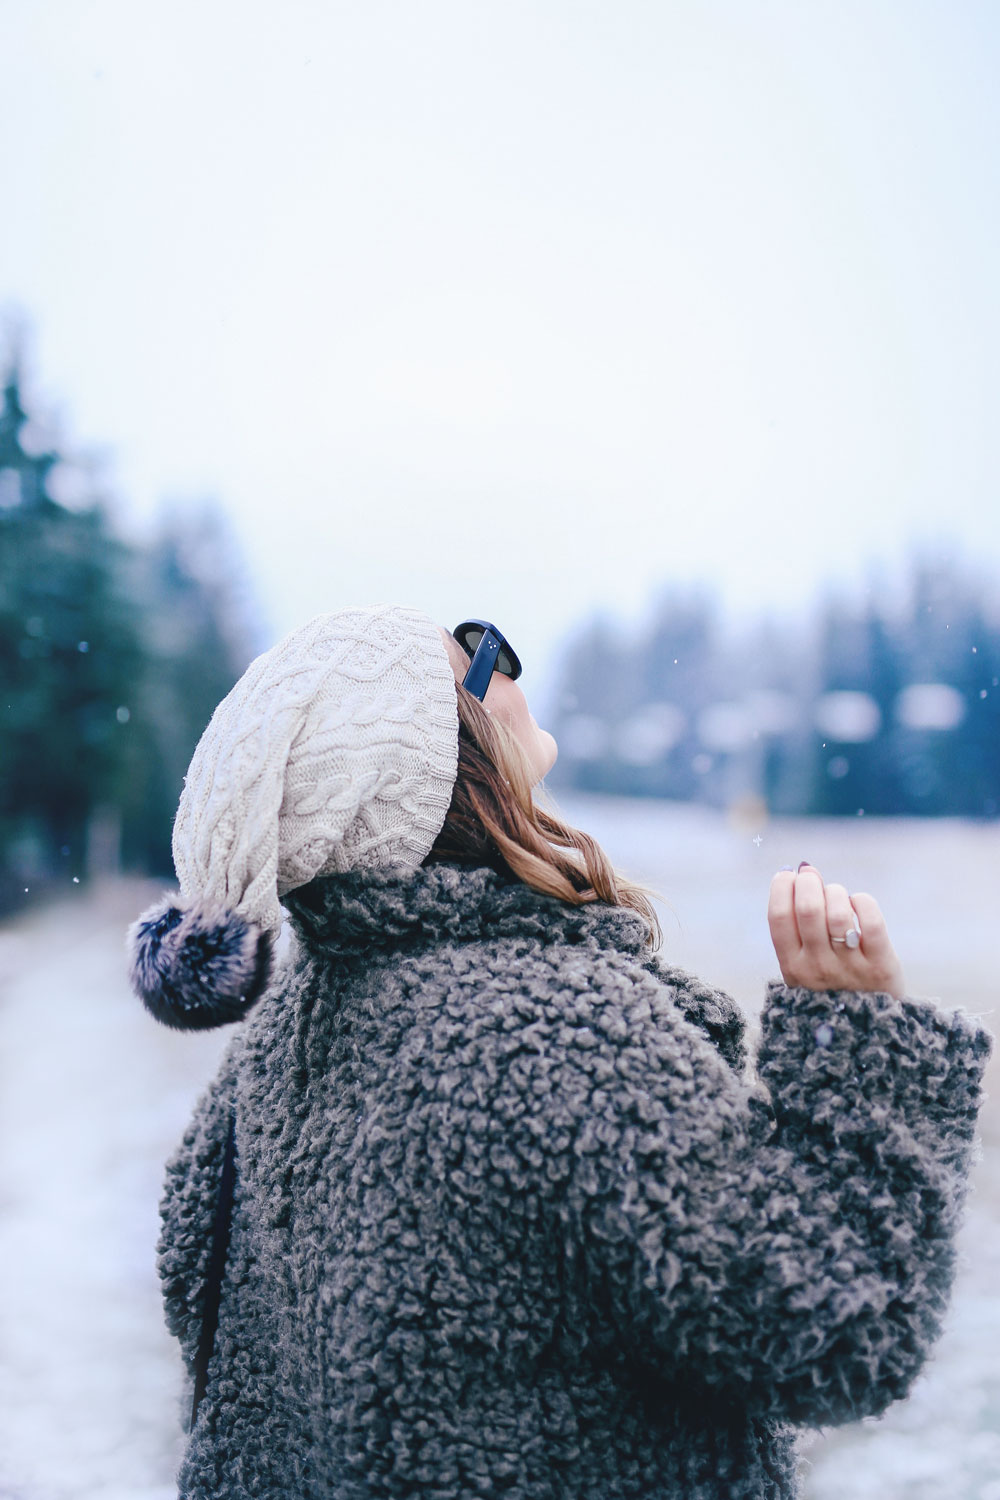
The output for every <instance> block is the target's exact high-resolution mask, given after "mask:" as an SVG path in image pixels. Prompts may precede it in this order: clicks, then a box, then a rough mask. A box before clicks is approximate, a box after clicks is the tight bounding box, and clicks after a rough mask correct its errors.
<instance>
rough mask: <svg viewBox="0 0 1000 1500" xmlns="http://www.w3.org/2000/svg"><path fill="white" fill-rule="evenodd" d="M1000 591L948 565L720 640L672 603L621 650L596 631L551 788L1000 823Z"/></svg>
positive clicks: (702, 603) (925, 562)
mask: <svg viewBox="0 0 1000 1500" xmlns="http://www.w3.org/2000/svg"><path fill="white" fill-rule="evenodd" d="M998 682H1000V589H998V588H997V586H996V580H995V579H993V580H990V579H988V578H986V577H983V576H980V575H978V574H977V573H976V572H975V571H974V569H973V568H971V567H970V566H968V565H966V564H963V563H961V562H960V561H958V560H956V559H955V558H954V557H951V558H933V557H926V556H925V557H919V556H914V557H913V558H911V560H910V563H909V565H908V575H907V577H906V579H905V581H904V586H903V588H902V590H899V589H896V590H889V589H888V588H883V589H880V588H877V587H873V588H870V589H869V590H868V591H867V597H866V599H865V601H864V602H863V603H861V604H857V603H855V604H851V603H849V602H845V601H844V600H838V599H834V598H827V599H826V600H825V602H824V603H823V604H822V605H821V607H820V608H819V609H818V611H817V614H816V616H815V618H814V619H812V620H811V621H806V622H804V627H803V628H802V629H800V630H795V631H790V630H788V628H787V627H785V628H782V627H779V626H778V625H776V624H774V623H773V622H771V621H768V620H764V621H762V622H761V621H759V622H757V623H756V624H755V625H751V626H747V627H745V628H744V629H743V630H742V633H741V634H740V635H739V636H738V637H737V638H736V639H735V640H734V639H724V638H723V634H722V630H721V625H720V621H719V617H718V613H717V611H716V608H715V606H714V604H713V602H712V600H711V599H710V598H709V597H708V596H707V595H706V594H705V593H703V592H698V591H695V592H693V593H688V594H683V593H680V592H677V591H673V592H671V593H670V594H668V595H666V596H664V598H663V599H662V600H661V601H660V603H659V605H658V606H657V607H656V608H655V609H654V610H653V612H652V614H651V617H650V618H649V620H648V621H647V623H646V625H645V628H644V629H642V630H641V631H639V632H638V633H636V634H635V635H633V636H632V637H631V638H627V637H625V636H623V635H622V634H620V633H619V632H618V631H616V629H615V628H614V626H613V624H612V623H611V622H610V621H609V620H607V619H606V618H603V617H600V616H597V617H594V618H592V619H591V620H590V622H589V623H588V625H587V626H586V627H585V628H584V629H583V630H581V632H580V633H579V634H578V636H577V637H576V640H575V641H574V643H573V644H572V646H571V648H570V650H569V651H568V653H567V655H566V657H565V659H564V662H563V668H562V675H561V678H560V688H559V692H558V698H557V707H556V714H555V723H554V725H553V729H554V732H555V734H556V737H557V739H558V741H559V746H560V752H559V760H558V762H557V763H556V767H555V770H554V772H553V774H552V777H551V781H552V783H553V785H555V786H558V785H559V784H562V785H564V786H573V787H578V788H581V789H585V790H590V791H603V792H614V793H623V794H630V795H639V796H656V797H671V798H677V799H681V800H693V801H699V802H705V803H708V804H710V805H713V806H719V807H733V806H738V805H740V804H746V805H748V806H750V807H754V808H756V809H757V811H758V813H759V812H763V811H770V812H772V813H777V814H795V815H804V814H805V815H807V814H817V815H827V816H852V817H853V816H858V815H862V816H863V815H865V814H875V815H917V816H932V815H953V816H963V817H973V818H987V819H992V818H996V817H997V816H998V815H1000V689H998Z"/></svg>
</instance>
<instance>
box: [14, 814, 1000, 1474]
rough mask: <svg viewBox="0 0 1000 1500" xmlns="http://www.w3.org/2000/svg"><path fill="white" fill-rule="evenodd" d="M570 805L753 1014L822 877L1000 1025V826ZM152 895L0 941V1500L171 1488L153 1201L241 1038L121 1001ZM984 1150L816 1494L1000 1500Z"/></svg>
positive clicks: (46, 917)
mask: <svg viewBox="0 0 1000 1500" xmlns="http://www.w3.org/2000/svg"><path fill="white" fill-rule="evenodd" d="M560 803H561V807H562V810H563V811H564V813H565V814H566V815H567V816H568V817H570V819H571V820H572V821H576V822H577V823H579V824H580V825H581V826H583V827H586V828H587V829H588V830H590V831H591V832H593V833H594V834H595V835H596V836H597V837H598V838H599V839H601V841H602V842H603V843H604V844H605V847H606V848H607V849H608V851H609V853H610V854H611V855H612V857H613V858H614V859H615V861H616V863H618V864H620V865H622V866H624V867H625V868H626V869H627V870H628V872H629V873H630V874H632V875H633V876H636V877H639V878H643V879H646V880H648V881H650V882H651V883H652V884H653V885H655V886H656V888H657V889H658V890H659V891H660V892H661V894H662V896H663V897H664V898H665V901H666V903H667V905H665V906H664V908H663V916H664V927H665V933H666V947H665V952H666V954H667V956H669V957H670V958H671V959H672V961H674V962H677V963H680V964H682V965H683V966H685V967H687V968H690V969H693V970H695V971H696V972H698V973H700V974H702V975H703V976H704V977H705V978H706V979H710V980H712V981H714V982H716V983H719V984H722V985H724V986H725V987H726V988H728V989H729V990H730V991H731V993H733V994H734V995H736V997H737V998H738V999H739V1000H740V1001H741V1003H743V1004H744V1005H745V1007H746V1008H747V1010H748V1011H750V1012H751V1013H753V1012H755V1011H757V1010H758V1009H759V1006H760V1002H761V1000H762V998H763V990H764V983H765V981H766V979H767V978H768V977H772V976H774V975H776V972H777V971H776V968H775V965H774V959H773V954H772V953H771V950H770V945H769V941H768V937H767V927H766V921H765V918H764V908H765V904H766V895H767V884H768V880H769V878H770V875H771V873H772V872H773V870H774V869H776V868H777V867H778V866H779V865H782V864H797V863H798V861H799V860H800V859H803V858H809V859H811V860H812V862H813V863H815V864H816V865H817V866H818V867H819V868H820V869H821V870H822V872H823V874H824V875H825V877H826V878H827V879H828V880H833V879H840V880H843V881H844V882H845V883H846V884H847V885H848V886H849V887H850V888H853V889H856V890H857V889H869V890H871V891H873V892H874V894H875V895H876V896H877V897H878V898H879V900H880V902H881V904H882V906H883V909H884V910H885V912H886V915H887V918H888V921H889V924H890V930H891V931H892V933H893V936H894V938H895V941H896V946H897V948H898V950H899V952H900V953H901V955H902V957H903V961H904V965H905V967H906V969H907V974H908V978H909V981H910V982H909V988H910V991H911V993H914V994H921V995H927V996H938V997H940V998H941V1000H942V1002H943V1003H944V1004H945V1005H949V1006H950V1005H957V1004H961V1005H963V1006H964V1007H965V1008H966V1009H968V1010H970V1011H973V1012H975V1013H977V1014H981V1015H984V1016H985V1017H986V1019H987V1024H989V1025H990V1026H991V1027H992V1029H993V1030H994V1031H997V1032H1000V1006H998V1004H997V994H998V980H997V974H996V951H995V940H994V934H995V930H996V907H997V898H998V895H1000V879H998V875H1000V827H998V826H997V825H993V826H985V825H971V824H963V823H959V822H927V823H915V822H897V821H888V820H874V819H873V820H870V821H867V820H858V821H857V822H856V823H853V822H852V823H845V822H836V821H829V822H827V821H815V820H811V821H808V822H802V821H795V822H793V821H781V822H774V823H763V822H761V823H760V825H759V826H756V825H755V823H754V816H755V815H754V813H753V811H752V809H747V810H746V811H745V813H744V814H743V815H742V816H741V817H736V818H727V817H725V816H722V815H719V814H715V813H712V812H710V811H707V810H705V809H697V808H689V807H675V806H671V805H664V804H655V803H648V802H632V801H623V800H619V799H611V798H590V797H587V798H585V797H581V796H575V795H574V796H573V797H572V798H571V797H569V796H568V795H567V796H565V797H564V798H561V799H560ZM755 840H759V842H755ZM158 891H159V887H158V886H150V885H148V884H145V883H142V882H137V881H131V882H129V881H121V882H117V883H113V884H107V885H105V886H103V887H101V888H99V889H85V888H83V887H72V888H71V889H70V890H68V891H67V895H66V898H65V900H63V901H61V902H59V903H57V904H54V905H52V906H50V907H48V908H47V909H44V910H36V911H32V912H29V913H26V914H25V915H24V916H23V917H21V918H19V919H18V918H15V919H12V920H9V921H7V922H6V923H5V924H2V925H0V1059H2V1082H0V1266H2V1267H3V1277H2V1281H0V1287H2V1291H0V1500H97V1497H101V1500H172V1497H173V1496H174V1494H175V1490H174V1485H173V1478H172V1476H173V1473H174V1468H175V1464H176V1460H177V1456H178V1445H179V1441H180V1439H179V1399H180V1390H181V1379H180V1369H179V1362H178V1359H177V1355H176V1351H175V1349H174V1347H173V1344H172V1341H171V1340H170V1339H169V1338H168V1337H167V1335H166V1333H165V1332H164V1331H163V1329H162V1326H161V1321H160V1309H159V1297H158V1291H157V1287H156V1281H155V1272H154V1264H153V1247H154V1243H155V1239H156V1232H157V1217H156V1214H157V1200H158V1197H159V1192H160V1182H161V1176H162V1166H163V1161H164V1159H165V1158H166V1156H167V1155H168V1154H169V1152H170V1151H171V1150H172V1149H173V1146H174V1144H175V1143H176V1141H177V1139H178V1137H179V1136H180V1134H181V1132H182V1130H183V1128H184V1124H185V1122H186V1119H187V1116H188V1113H189V1111H190V1108H191V1106H192V1104H193V1102H194V1100H195V1098H196V1096H197V1094H198V1093H199V1092H200V1090H201V1088H202V1087H203V1085H204V1083H205V1082H206V1081H207V1080H208V1079H209V1078H210V1077H211V1075H212V1073H213V1072H214V1070H215V1066H216V1062H217V1059H218V1056H219V1053H220V1051H221V1049H222V1047H223V1046H224V1045H225V1041H226V1034H225V1033H214V1034H209V1035H208V1036H181V1035H175V1034H173V1033H171V1032H169V1031H166V1030H165V1029H163V1028H161V1027H158V1026H156V1024H155V1023H154V1022H152V1021H151V1020H149V1019H148V1018H147V1017H146V1015H145V1013H144V1012H143V1011H142V1008H141V1007H140V1005H139V1004H138V1002H137V1001H136V1000H135V999H134V998H133V997H132V995H131V994H130V992H129V990H128V986H127V983H126V979H125V972H124V955H123V937H124V930H125V927H126V926H127V924H128V922H129V921H131V919H132V918H133V917H134V916H135V915H136V914H137V913H138V911H139V910H140V909H141V908H142V906H143V905H145V904H146V903H147V902H148V901H149V900H151V899H152V898H153V897H155V895H156V894H158ZM997 1064H998V1060H997V1059H994V1061H993V1063H992V1064H991V1076H992V1079H993V1080H994V1082H993V1083H992V1086H991V1092H992V1094H993V1095H994V1096H996V1095H997V1093H998V1090H997V1086H996V1081H995V1080H996V1079H997V1076H998V1072H1000V1069H998V1065H997ZM983 1137H984V1144H985V1150H984V1153H983V1158H982V1160H981V1161H980V1163H979V1164H978V1166H977V1169H976V1177H975V1185H976V1190H975V1192H974V1194H973V1197H972V1200H971V1202H970V1208H969V1212H968V1215H967V1219H966V1224H965V1228H964V1230H963V1234H962V1252H963V1265H962V1270H961V1273H960V1277H959V1281H958V1285H957V1287H956V1293H955V1298H954V1304H953V1308H952V1312H951V1315H950V1318H949V1323H948V1328H947V1331H946V1333H945V1334H944V1336H943V1338H942V1340H941V1342H940V1344H939V1346H938V1349H937V1350H936V1352H935V1355H934V1357H933V1359H932V1360H931V1362H930V1364H929V1365H928V1367H927V1370H926V1371H925V1373H924V1375H923V1376H922V1377H921V1378H920V1380H919V1381H918V1383H917V1385H916V1386H915V1388H914V1391H913V1393H912V1395H911V1397H910V1398H909V1400H907V1401H906V1402H902V1403H899V1404H898V1405H897V1406H896V1407H894V1408H892V1409H891V1410H890V1412H889V1413H888V1414H887V1415H886V1416H885V1417H884V1418H882V1419H881V1420H879V1421H873V1422H865V1423H861V1424H859V1425H858V1426H856V1427H851V1428H847V1429H843V1430H840V1431H838V1432H836V1433H831V1434H824V1435H820V1436H817V1437H815V1438H812V1439H809V1440H807V1442H806V1444H805V1445H804V1452H805V1463H806V1465H807V1478H806V1487H807V1494H808V1496H809V1500H834V1497H835V1500H868V1497H873V1500H874V1497H876V1496H877V1497H878V1500H903V1497H904V1496H905V1497H906V1500H1000V1353H998V1351H1000V1107H998V1103H997V1099H996V1097H994V1098H993V1099H991V1100H990V1101H988V1103H987V1106H986V1110H985V1112H984V1119H983Z"/></svg>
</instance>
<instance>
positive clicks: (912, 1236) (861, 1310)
mask: <svg viewBox="0 0 1000 1500" xmlns="http://www.w3.org/2000/svg"><path fill="white" fill-rule="evenodd" d="M286 905H287V907H288V909H289V913H290V916H291V920H292V924H293V929H294V934H295V937H294V944H293V950H292V955H291V958H290V959H289V961H288V962H287V964H286V966H285V968H284V969H283V972H282V973H281V974H280V975H279V976H278V979H277V981H276V982H275V983H274V984H273V985H272V987H271V989H270V990H269V992H268V993H267V994H266V995H265V997H264V998H263V1000H262V1001H261V1003H260V1004H259V1006H258V1007H257V1008H256V1010H255V1011H254V1012H253V1013H252V1015H251V1017H250V1019H249V1020H248V1021H247V1023H246V1024H245V1025H244V1026H243V1027H241V1029H240V1030H239V1031H238V1032H237V1033H236V1034H235V1035H234V1037H233V1041H232V1043H231V1044H230V1047H229V1049H228V1052H227V1054H226V1057H225V1059H224V1062H223V1065H222V1067H221V1069H220V1072H219V1075H218V1077H217V1079H216V1080H215V1082H214V1083H213V1084H212V1085H211V1087H210V1088H209V1089H208V1091H207V1093H206V1094H205V1096H204V1097H203V1098H202V1100H201V1102H200V1103H199V1105H198V1107H197V1110H196V1112H195V1114H194V1117H193V1119H192V1122H191V1125H190V1128H189V1129H188V1131H187V1133H186V1135H185V1137H184V1141H183V1144H182V1145H181V1147H180V1148H179V1150H178V1151H177V1153H176V1154H175V1156H174V1157H173V1159H172V1160H171V1162H170V1164H169V1167H168V1176H167V1185H166V1191H165V1196H164V1200H163V1205H162V1212H163V1227H162V1237H161V1243H160V1261H159V1264H160V1271H161V1275H162V1280H163V1287H164V1294H165V1305H166V1316H167V1321H168V1325H169V1327H170V1329H171V1330H172V1332H173V1333H174V1334H176V1336H177V1337H178V1338H179V1340H180V1342H181V1345H182V1348H183V1351H184V1355H185V1357H186V1360H187V1362H188V1365H189V1367H190V1362H191V1360H192V1358H193V1355H194V1351H195V1347H196V1344H197V1338H198V1332H199V1327H200V1320H201V1308H202V1297H203V1291H204V1278H205V1273H206V1266H207V1262H208V1255H209V1246H210V1238H211V1229H212V1220H213V1211H214V1205H215V1199H216V1195H217V1193H218V1184H219V1173H220V1168H221V1160H222V1155H223V1147H224V1141H225V1135H226V1123H227V1111H228V1109H229V1105H230V1101H231V1100H232V1099H233V1098H235V1103H236V1120H237V1125H236V1139H237V1152H238V1167H237V1171H238V1180H237V1193H236V1203H235V1208H234V1217H233V1226H232V1240H231V1245H230V1251H229V1267H228V1273H227V1277H226V1281H225V1284H224V1288H223V1297H222V1304H221V1310H220V1320H219V1330H218V1334H217V1337H216V1343H215V1354H214V1357H213V1360H212V1364H211V1367H210V1372H209V1383H208V1390H207V1395H206V1397H205V1399H204V1401H203V1402H202V1406H201V1409H200V1411H199V1414H198V1420H197V1424H196V1428H195V1430H194V1432H193V1433H192V1434H191V1436H190V1438H189V1441H188V1445H187V1449H186V1453H185V1456H184V1459H183V1462H182V1465H181V1470H180V1477H179V1483H180V1494H181V1496H182V1497H199V1500H202V1497H203V1500H208V1497H242V1496H263V1497H268V1500H319V1497H323V1500H334V1497H335V1500H376V1497H389V1496H398V1497H404V1496H407V1497H426V1500H467V1497H473V1496H504V1497H507V1500H625V1497H628V1500H667V1497H670V1500H674V1497H678V1500H679V1497H684V1500H702V1497H704V1500H707V1497H723V1496H724V1497H727V1500H730V1497H732V1500H736V1497H744V1496H745V1497H750V1496H753V1497H759V1496H783V1497H784V1496H792V1495H795V1494H796V1493H797V1482H796V1477H795V1455H794V1448H793V1444H794V1436H795V1427H796V1426H797V1425H816V1424H827V1423H838V1422H846V1421H850V1420H852V1419H854V1418H858V1417H862V1416H865V1415H868V1414H871V1413H876V1412H880V1411H882V1410H883V1409H884V1408H885V1407H886V1406H887V1405H888V1404H889V1403H890V1402H891V1401H894V1400H896V1399H898V1398H899V1397H901V1396H904V1395H905V1394H906V1392H907V1391H908V1389H909V1387H910V1386H911V1384H912V1382H913V1379H914V1377H915V1376H916V1374H917V1372H918V1371H919V1369H920V1367H921V1365H922V1364H923V1362H924V1360H925V1358H926V1356H927V1353H928V1351H929V1349H930V1347H931V1345H932V1344H933V1342H934V1339H935V1338H936V1336H937V1334H938V1332H939V1329H940V1324H941V1319H942V1314H943V1313H944V1311H945V1308H946V1305H947V1299H948V1295H949V1290H950V1286H951V1282H952V1277H953V1272H954V1260H955V1256H954V1248H953V1240H954V1235H955V1229H956V1224H957V1221H958V1218H959V1214H960V1209H961V1204H962V1199H963V1195H964V1191H965V1187H966V1178H967V1173H968V1170H969V1160H970V1149H971V1146H972V1142H973V1132H974V1126H975V1120H976V1113H977V1109H978V1105H979V1102H980V1078H981V1074H982V1071H983V1068H984V1065H985V1062H986V1059H987V1056H988V1053H989V1049H990V1038H989V1035H988V1033H986V1032H984V1031H983V1030H981V1029H980V1028H979V1027H978V1026H977V1025H976V1024H975V1023H974V1022H973V1021H971V1020H970V1019H969V1018H967V1017H965V1016H963V1015H962V1014H960V1013H955V1014H947V1013H943V1012H939V1011H938V1010H936V1009H935V1008H934V1007H933V1006H932V1005H930V1004H928V1003H925V1002H918V1001H911V1000H902V1001H897V1000H893V999H891V998H890V997H889V996H888V995H885V994H858V993H851V992H846V991H842V992H814V991H810V990H804V989H789V988H786V987H785V986H784V985H781V984H777V983H775V984H772V985H771V986H770V987H769V992H768V997H767V1005H766V1009H765V1012H764V1016H763V1022H762V1027H763V1033H762V1041H761V1045H760V1050H759V1054H758V1057H757V1071H758V1076H759V1082H756V1083H753V1082H750V1081H748V1079H747V1078H746V1077H745V1076H744V1075H745V1064H746V1057H745V1047H744V1039H743V1034H744V1024H743V1020H742V1018H741V1015H740V1013H739V1011H738V1010H737V1008H736V1006H735V1004H734V1003H733V1002H732V1001H731V1000H730V999H729V998H728V996H726V995H723V994H721V993H719V992H718V991H716V990H713V989H710V988H709V987H707V986H706V985H704V984H702V983H700V982H699V981H698V980H696V979H694V978H692V977H691V976H690V975H688V974H685V973H683V972H682V971H680V970H677V969H672V968H670V967H669V966H667V965H665V964H664V963H662V962H661V961H659V960H658V959H656V958H652V957H650V956H648V954H647V953H646V952H645V951H644V950H643V949H642V947H641V942H642V938H643V933H644V928H643V924H642V922H641V919H640V918H639V917H638V916H636V915H635V914H634V913H632V912H628V911H625V910H623V909H620V908H611V907H607V906H604V905H595V906H589V907H584V908H575V907H569V906H567V905H565V904H564V903H562V902H560V901H558V900H556V899H554V898H550V897H545V896H540V895H538V894H537V893H536V892H534V891H532V890H531V889H529V888H528V887H527V886H525V885H523V884H522V883H520V882H512V881H509V880H504V879H503V878H501V877H500V876H498V875H496V874H495V873H493V872H492V871H490V870H486V869H478V870H469V869H461V868H458V867H455V866H449V865H434V866H429V867H424V868H421V869H419V870H416V871H407V870H401V869H396V870H391V871H382V872H375V873H368V874H357V875H348V876H335V877H330V878H327V879H322V880H316V881H313V882H312V883H311V884H310V885H308V886H306V887H303V888H302V889H300V890H299V891H297V892H295V893H294V894H293V895H292V896H289V897H288V898H287V900H286Z"/></svg>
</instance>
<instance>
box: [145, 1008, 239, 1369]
mask: <svg viewBox="0 0 1000 1500" xmlns="http://www.w3.org/2000/svg"><path fill="white" fill-rule="evenodd" d="M236 1040H237V1041H241V1040H242V1038H239V1037H238V1038H237V1039H236ZM234 1053H235V1047H234V1044H230V1047H229V1049H228V1050H227V1052H226V1054H225V1056H224V1058H223V1061H222V1064H221V1066H220V1069H219V1072H218V1074H217V1076H216V1078H215V1079H214V1080H213V1082H212V1083H211V1084H209V1086H208V1088H207V1089H206V1090H205V1091H204V1093H203V1094H202V1096H201V1098H200V1099H199V1100H198V1103H197V1104H196V1105H195V1108H194V1111H193V1113H192V1116H191V1119H190V1121H189V1123H188V1126H187V1129H186V1130H185V1132H184V1136H183V1138H182V1140H181V1142H180V1144H179V1145H178V1147H177V1149H176V1150H175V1151H174V1152H173V1154H172V1155H171V1157H170V1158H169V1160H168V1161H167V1164H166V1172H165V1178H164V1185H163V1194H162V1196H161V1199H160V1235H159V1240H158V1243H157V1270H158V1272H159V1277H160V1288H161V1293H162V1297H163V1310H164V1320H165V1322H166V1325H167V1328H168V1329H169V1331H170V1332H171V1333H172V1334H173V1335H174V1337H175V1338H176V1339H177V1340H178V1341H179V1343H180V1346H181V1353H182V1354H183V1356H184V1361H185V1364H186V1366H187V1369H188V1373H189V1374H191V1373H192V1370H193V1364H194V1358H195V1353H196V1350H197V1347H198V1340H199V1337H200V1335H201V1320H202V1312H203V1308H204V1300H205V1281H206V1277H207V1273H208V1263H209V1258H210V1255H211V1246H212V1228H213V1224H214V1222H215V1209H216V1204H217V1202H218V1198H219V1189H220V1183H221V1177H222V1163H223V1158H224V1156H225V1149H226V1136H227V1133H228V1128H229V1114H230V1109H231V1104H232V1099H233V1094H234V1087H235V1061H234Z"/></svg>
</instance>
